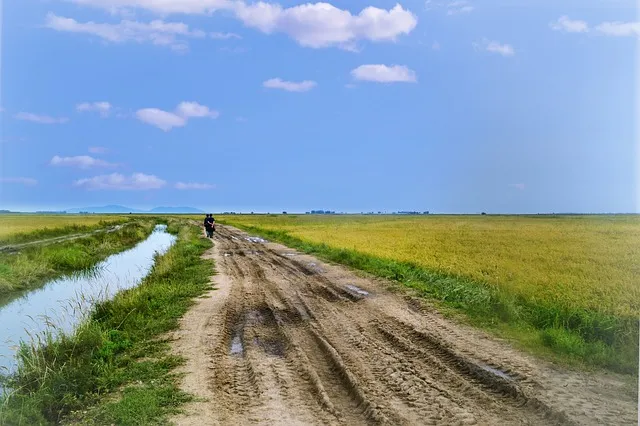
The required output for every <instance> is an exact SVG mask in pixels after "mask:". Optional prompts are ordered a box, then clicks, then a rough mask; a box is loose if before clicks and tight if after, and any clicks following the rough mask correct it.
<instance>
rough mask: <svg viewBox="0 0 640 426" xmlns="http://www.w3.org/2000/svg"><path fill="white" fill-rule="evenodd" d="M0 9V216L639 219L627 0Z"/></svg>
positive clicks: (633, 11) (137, 2)
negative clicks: (11, 212) (166, 212)
mask: <svg viewBox="0 0 640 426" xmlns="http://www.w3.org/2000/svg"><path fill="white" fill-rule="evenodd" d="M3 3H4V5H3V11H2V52H1V53H2V63H1V73H2V75H1V86H0V106H1V107H2V112H1V113H0V115H1V120H2V128H1V135H0V138H1V140H0V148H1V150H2V151H1V152H2V159H1V163H0V167H1V169H0V179H1V181H0V185H1V192H0V208H9V209H25V210H35V209H65V208H71V207H85V206H96V205H105V204H122V205H127V206H130V207H137V208H150V207H154V206H160V205H163V206H167V205H169V206H181V205H188V206H194V207H200V208H203V209H206V210H213V211H224V210H236V211H252V210H253V211H256V212H258V211H270V212H276V211H282V210H287V211H306V210H310V209H331V210H337V211H347V212H360V211H369V210H375V211H379V210H383V211H384V210H387V211H395V210H420V211H423V210H429V211H432V212H441V213H477V212H481V211H487V212H492V213H498V212H501V213H537V212H594V213H599V212H634V211H635V212H640V197H639V190H640V185H639V174H638V172H639V170H638V169H639V168H640V162H639V160H640V151H639V148H638V142H639V133H640V132H638V128H636V127H635V126H636V122H638V121H640V120H638V119H637V118H638V114H639V109H638V108H637V106H638V105H637V104H636V101H638V99H639V96H638V95H639V94H640V91H639V90H640V88H639V87H638V84H637V75H638V73H639V72H640V70H639V69H638V63H637V62H636V59H637V56H638V55H637V53H638V50H637V46H638V40H639V38H640V23H639V18H638V7H637V4H636V2H635V0H589V1H577V0H564V1H562V2H553V1H546V0H545V1H540V0H536V1H533V0H510V1H505V0H501V1H497V0H486V1H482V0H478V1H473V0H469V1H438V0H432V1H429V2H425V1H424V0H420V1H417V0H409V1H405V2H401V3H396V1H387V0H367V3H364V2H355V1H353V0H341V1H335V2H332V3H330V4H329V3H307V4H305V3H301V2H296V1H293V0H283V1H282V2H281V3H275V2H253V3H252V2H243V1H239V0H46V1H45V0H20V1H17V0H9V1H5V2H3ZM634 118H635V120H634Z"/></svg>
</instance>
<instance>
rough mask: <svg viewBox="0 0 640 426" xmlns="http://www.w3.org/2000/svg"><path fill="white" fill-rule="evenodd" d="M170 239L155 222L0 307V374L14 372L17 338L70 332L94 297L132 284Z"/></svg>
mask: <svg viewBox="0 0 640 426" xmlns="http://www.w3.org/2000/svg"><path fill="white" fill-rule="evenodd" d="M175 239H176V238H175V237H174V236H173V235H171V234H169V233H168V232H167V231H166V226H165V225H158V226H156V228H155V230H154V231H153V233H152V234H151V235H150V236H149V237H148V238H147V239H146V240H144V241H142V242H140V243H139V244H137V245H136V246H135V247H133V248H131V249H129V250H125V251H123V252H121V253H118V254H115V255H112V256H110V257H108V258H107V259H105V260H104V261H102V262H100V263H99V264H98V265H96V267H94V268H92V269H91V270H88V271H82V272H78V273H74V274H71V275H68V276H65V277H62V278H59V279H56V280H53V281H50V282H49V283H47V284H45V285H44V286H43V287H41V288H39V289H36V290H32V291H29V292H26V293H24V294H23V295H22V296H20V297H18V298H15V299H13V300H12V301H10V302H9V303H7V304H6V305H4V306H2V307H0V373H10V372H12V371H14V369H15V358H14V355H15V352H16V349H17V344H18V342H20V341H24V342H33V341H34V339H36V341H37V339H38V336H40V337H42V336H43V335H44V333H51V334H53V335H54V336H56V335H59V334H60V333H69V332H72V331H73V330H74V328H75V327H76V325H77V324H78V323H80V322H81V321H82V320H83V319H85V318H86V315H87V314H88V313H89V312H91V308H92V307H93V306H94V305H95V303H96V302H99V301H103V300H107V299H110V298H112V297H113V296H114V295H115V294H116V293H117V292H119V291H121V290H125V289H129V288H132V287H135V286H137V285H138V284H139V283H140V281H141V280H142V279H143V278H144V277H145V276H147V274H148V273H149V272H150V271H151V268H152V267H153V264H154V261H155V258H154V255H155V254H156V253H158V254H163V253H165V252H166V251H167V250H168V249H169V248H170V247H171V245H173V243H174V242H175Z"/></svg>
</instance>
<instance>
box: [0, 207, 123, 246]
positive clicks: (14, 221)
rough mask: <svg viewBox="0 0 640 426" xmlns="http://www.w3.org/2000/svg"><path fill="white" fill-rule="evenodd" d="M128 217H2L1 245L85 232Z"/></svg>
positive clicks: (25, 215) (27, 215)
mask: <svg viewBox="0 0 640 426" xmlns="http://www.w3.org/2000/svg"><path fill="white" fill-rule="evenodd" d="M126 220H128V216H117V215H38V214H2V215H0V243H15V242H22V241H28V240H31V239H35V238H47V237H55V236H59V235H64V234H67V233H72V232H83V231H88V230H92V229H96V228H100V227H106V226H111V225H115V224H118V223H122V222H125V221H126Z"/></svg>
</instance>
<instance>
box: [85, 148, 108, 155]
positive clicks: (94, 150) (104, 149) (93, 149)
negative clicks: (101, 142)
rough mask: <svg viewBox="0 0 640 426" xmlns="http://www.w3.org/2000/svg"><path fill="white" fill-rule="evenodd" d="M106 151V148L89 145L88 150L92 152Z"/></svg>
mask: <svg viewBox="0 0 640 426" xmlns="http://www.w3.org/2000/svg"><path fill="white" fill-rule="evenodd" d="M107 151H108V149H107V148H104V147H102V146H90V147H89V152H90V153H92V154H104V153H106V152H107Z"/></svg>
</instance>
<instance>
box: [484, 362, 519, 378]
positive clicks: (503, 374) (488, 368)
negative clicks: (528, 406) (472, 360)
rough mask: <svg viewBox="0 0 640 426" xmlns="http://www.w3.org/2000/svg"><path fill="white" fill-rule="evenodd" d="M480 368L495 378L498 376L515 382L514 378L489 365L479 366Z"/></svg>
mask: <svg viewBox="0 0 640 426" xmlns="http://www.w3.org/2000/svg"><path fill="white" fill-rule="evenodd" d="M478 366H479V367H480V368H482V369H483V370H484V371H486V372H489V373H491V374H493V375H494V376H498V377H500V378H502V379H505V380H509V381H513V380H514V379H513V377H511V376H509V375H508V374H507V373H505V372H504V371H500V370H498V369H495V368H493V367H489V366H488V365H485V364H478Z"/></svg>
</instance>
